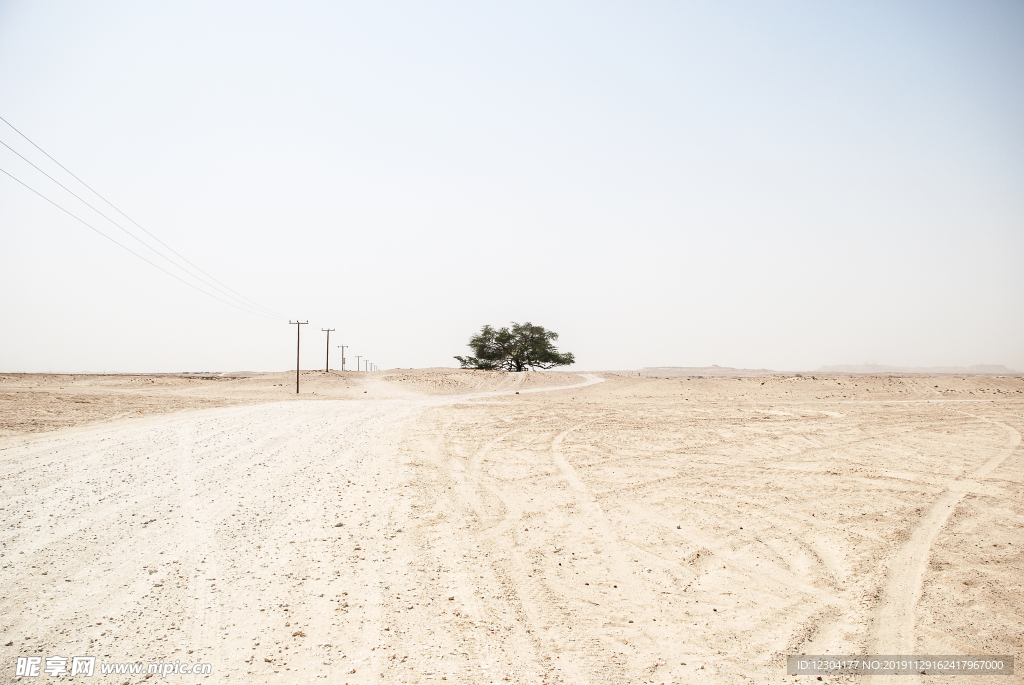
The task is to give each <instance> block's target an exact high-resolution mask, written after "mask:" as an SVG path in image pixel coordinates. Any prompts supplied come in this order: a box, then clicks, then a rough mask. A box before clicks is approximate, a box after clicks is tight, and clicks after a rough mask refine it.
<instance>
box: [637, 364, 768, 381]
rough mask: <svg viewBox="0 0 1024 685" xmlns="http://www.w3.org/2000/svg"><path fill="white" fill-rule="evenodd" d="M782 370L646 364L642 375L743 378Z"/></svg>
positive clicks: (654, 376)
mask: <svg viewBox="0 0 1024 685" xmlns="http://www.w3.org/2000/svg"><path fill="white" fill-rule="evenodd" d="M780 373H781V372H779V371H772V370H771V369H734V368H733V367H731V366H718V365H712V366H646V367H644V368H643V369H641V370H640V375H641V376H647V377H650V378H689V377H691V376H692V377H694V378H697V377H702V378H741V377H748V376H777V375H779V374H780Z"/></svg>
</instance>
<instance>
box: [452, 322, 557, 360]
mask: <svg viewBox="0 0 1024 685" xmlns="http://www.w3.org/2000/svg"><path fill="white" fill-rule="evenodd" d="M555 340H558V333H555V332H554V331H549V330H546V329H545V328H544V327H543V326H534V325H533V324H532V323H530V322H529V321H527V322H526V323H524V324H518V323H513V324H512V328H511V329H509V328H504V327H503V328H498V329H495V328H494V327H493V326H484V327H483V328H481V329H480V332H479V333H478V334H476V335H474V336H473V337H472V338H470V339H469V347H470V349H471V350H472V351H473V355H474V356H472V357H458V356H457V357H455V358H456V359H458V360H459V364H461V365H462V368H464V369H491V370H495V371H525V370H526V369H553V368H554V367H556V366H567V365H569V364H573V363H575V362H576V359H575V358H574V357H573V356H572V353H571V352H565V353H562V352H559V351H558V350H557V349H556V348H555V346H554V345H553V344H552V342H553V341H555Z"/></svg>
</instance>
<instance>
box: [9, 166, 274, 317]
mask: <svg viewBox="0 0 1024 685" xmlns="http://www.w3.org/2000/svg"><path fill="white" fill-rule="evenodd" d="M0 173H3V174H5V175H7V176H8V177H10V178H11V179H13V180H14V181H16V182H17V183H19V184H21V185H22V186H24V187H25V188H27V189H29V190H31V191H32V192H33V193H35V194H36V195H38V196H39V197H41V198H43V199H44V200H46V201H47V202H49V203H50V204H51V205H53V206H54V207H56V208H57V209H59V210H60V211H62V212H64V213H65V214H67V215H68V216H70V217H71V218H72V219H74V220H75V221H78V222H79V223H81V224H83V225H84V226H86V227H88V228H90V229H92V230H93V231H95V232H96V233H99V234H100V235H101V236H103V237H104V238H106V239H107V240H109V241H110V242H112V243H114V244H115V245H117V246H118V247H120V248H121V249H123V250H125V251H127V252H130V253H131V254H133V255H135V256H136V257H138V258H139V259H141V260H142V261H144V262H146V263H147V264H149V265H150V266H154V267H156V268H157V269H160V270H161V271H163V272H164V273H165V274H167V275H168V276H170V277H171V278H175V279H177V280H179V281H181V282H182V283H184V284H185V285H187V286H188V287H190V288H193V289H195V290H198V291H199V292H201V293H203V294H204V295H209V296H210V297H212V298H213V299H215V300H218V301H220V302H223V303H224V304H226V305H230V306H232V307H234V308H235V309H240V310H242V311H243V312H246V313H248V314H255V315H256V316H262V317H263V318H266V319H275V320H276V319H277V317H275V316H271V315H269V314H264V313H263V312H261V311H257V310H255V309H252V308H251V307H249V308H246V307H243V306H241V305H238V304H236V303H234V302H231V301H230V300H225V299H222V298H220V297H217V295H215V294H213V293H211V292H209V291H207V290H203V289H202V288H200V287H199V286H197V285H196V284H195V283H190V282H189V281H186V280H185V279H184V278H182V277H181V276H179V275H178V274H175V273H172V272H170V271H168V270H167V269H165V268H164V267H162V266H160V265H159V264H157V263H155V262H153V261H151V260H149V259H147V258H146V257H144V256H142V255H140V254H139V253H138V252H136V251H135V250H133V249H131V248H130V247H128V246H126V245H124V244H122V243H119V242H118V241H117V240H115V239H113V238H111V237H110V236H109V235H107V234H106V233H104V232H103V231H101V230H100V229H98V228H96V227H95V226H93V225H92V224H90V223H89V222H88V221H85V220H84V219H82V218H81V217H79V216H77V215H76V214H74V213H73V212H71V211H69V210H67V209H65V208H64V207H62V206H60V205H59V204H57V203H56V202H54V201H53V200H51V199H50V198H48V197H46V196H45V195H43V194H42V193H40V192H39V191H38V190H36V189H35V188H33V187H32V186H30V185H29V184H27V183H25V182H24V181H22V180H21V179H20V178H18V177H17V176H14V175H13V174H11V173H10V172H9V171H7V170H6V169H3V168H0Z"/></svg>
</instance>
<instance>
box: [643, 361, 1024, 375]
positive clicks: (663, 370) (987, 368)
mask: <svg viewBox="0 0 1024 685" xmlns="http://www.w3.org/2000/svg"><path fill="white" fill-rule="evenodd" d="M632 373H636V371H633V372H632ZM801 373H802V374H804V375H807V374H810V373H820V374H830V373H849V374H861V375H865V376H868V375H875V374H878V375H882V374H891V373H915V374H923V375H927V374H949V375H956V376H1020V375H1021V374H1020V373H1019V372H1017V371H1014V370H1013V369H1010V368H1007V367H1005V366H1003V365H1002V364H976V365H974V366H885V365H882V364H839V365H837V366H822V367H821V368H820V369H818V370H817V371H813V372H812V371H803V372H801ZM640 375H641V376H646V377H647V378H748V377H756V376H793V375H799V374H798V373H797V372H794V371H772V370H771V369H736V368H733V367H731V366H717V365H712V366H645V367H644V368H643V369H641V370H640Z"/></svg>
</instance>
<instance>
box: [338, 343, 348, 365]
mask: <svg viewBox="0 0 1024 685" xmlns="http://www.w3.org/2000/svg"><path fill="white" fill-rule="evenodd" d="M338 347H340V348H341V370H342V371H344V370H345V348H346V347H348V345H338Z"/></svg>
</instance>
